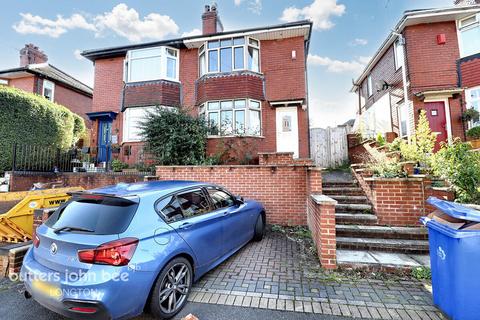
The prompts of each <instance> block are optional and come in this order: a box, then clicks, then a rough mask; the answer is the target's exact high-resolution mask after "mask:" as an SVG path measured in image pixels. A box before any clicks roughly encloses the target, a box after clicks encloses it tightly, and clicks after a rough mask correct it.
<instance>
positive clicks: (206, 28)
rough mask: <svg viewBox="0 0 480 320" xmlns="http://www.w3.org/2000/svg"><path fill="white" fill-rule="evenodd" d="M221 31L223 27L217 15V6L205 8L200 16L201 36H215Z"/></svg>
mask: <svg viewBox="0 0 480 320" xmlns="http://www.w3.org/2000/svg"><path fill="white" fill-rule="evenodd" d="M222 31H223V25H222V22H221V21H220V17H219V15H218V8H217V5H216V4H215V3H214V4H212V5H211V6H210V5H206V6H205V12H204V13H203V14H202V34H204V35H207V34H215V33H218V32H222Z"/></svg>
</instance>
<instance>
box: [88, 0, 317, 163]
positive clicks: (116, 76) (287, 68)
mask: <svg viewBox="0 0 480 320" xmlns="http://www.w3.org/2000/svg"><path fill="white" fill-rule="evenodd" d="M202 26H203V33H202V34H201V35H198V36H190V37H184V38H178V39H172V40H164V41H157V42H153V43H144V44H135V45H129V46H122V47H113V48H107V49H100V50H87V51H84V52H83V53H82V54H83V56H85V57H86V58H87V59H90V60H91V61H93V62H94V64H95V88H94V94H93V108H92V112H91V113H90V114H89V116H90V119H91V120H92V121H93V128H94V130H93V133H92V136H91V145H92V146H95V145H96V146H98V149H97V161H98V162H102V161H106V160H107V159H109V157H110V156H111V154H110V151H109V146H111V145H112V144H115V145H117V144H118V145H121V146H122V147H129V146H138V145H142V138H141V135H140V134H139V130H138V122H139V121H141V119H142V116H144V114H145V112H147V111H148V110H151V108H152V107H154V106H162V107H182V108H185V109H186V110H188V111H189V112H190V113H191V114H192V115H195V116H203V117H205V118H206V119H207V121H208V122H209V123H211V124H212V127H213V128H216V129H212V130H211V132H210V134H209V139H208V147H207V153H210V154H211V153H215V152H216V150H218V148H219V146H220V145H221V144H223V143H224V142H225V141H230V142H232V143H237V144H238V148H239V149H242V150H238V154H237V155H236V156H235V158H236V159H237V161H238V162H242V159H240V158H241V157H245V155H246V154H248V155H249V157H253V158H254V159H255V158H258V153H259V152H277V151H278V152H294V155H295V157H297V158H305V157H308V156H309V139H308V123H309V122H308V110H307V83H306V81H307V79H306V56H307V54H308V44H309V40H310V32H311V22H309V21H299V22H294V23H287V24H282V25H275V26H268V27H264V28H263V27H260V28H251V29H245V30H235V31H228V32H225V31H223V26H222V23H221V21H220V17H219V15H218V11H217V8H216V6H212V7H210V6H206V7H205V11H204V13H203V14H202ZM142 59H143V60H142ZM240 141H241V142H240ZM242 146H243V147H242ZM119 157H120V159H121V160H123V161H125V162H130V160H129V159H130V158H128V157H126V156H125V155H124V154H120V155H119ZM131 159H136V157H131Z"/></svg>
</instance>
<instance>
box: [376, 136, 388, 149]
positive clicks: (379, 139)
mask: <svg viewBox="0 0 480 320" xmlns="http://www.w3.org/2000/svg"><path fill="white" fill-rule="evenodd" d="M377 143H378V145H379V146H380V147H383V146H384V145H385V143H387V141H385V138H384V137H383V135H382V134H381V133H378V134H377Z"/></svg>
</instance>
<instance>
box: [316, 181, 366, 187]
mask: <svg viewBox="0 0 480 320" xmlns="http://www.w3.org/2000/svg"><path fill="white" fill-rule="evenodd" d="M322 186H323V187H325V188H356V187H358V183H357V181H354V180H352V181H324V182H323V183H322Z"/></svg>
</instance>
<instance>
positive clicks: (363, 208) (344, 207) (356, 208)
mask: <svg viewBox="0 0 480 320" xmlns="http://www.w3.org/2000/svg"><path fill="white" fill-rule="evenodd" d="M335 209H336V210H338V211H342V212H363V213H370V212H372V209H373V207H372V205H371V204H360V203H337V205H336V206H335Z"/></svg>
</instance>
